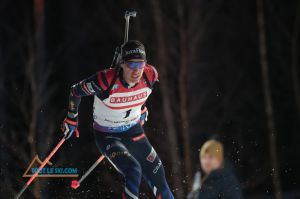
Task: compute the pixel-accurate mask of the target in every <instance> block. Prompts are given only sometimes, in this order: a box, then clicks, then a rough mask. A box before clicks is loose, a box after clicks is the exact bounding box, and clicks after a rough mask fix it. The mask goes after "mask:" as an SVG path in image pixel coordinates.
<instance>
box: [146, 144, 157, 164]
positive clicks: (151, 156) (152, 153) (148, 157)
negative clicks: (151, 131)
mask: <svg viewBox="0 0 300 199" xmlns="http://www.w3.org/2000/svg"><path fill="white" fill-rule="evenodd" d="M156 156H157V154H156V152H155V150H154V148H153V147H152V149H151V151H150V153H149V155H148V156H147V160H148V161H149V162H151V163H153V162H154V160H155V158H156Z"/></svg>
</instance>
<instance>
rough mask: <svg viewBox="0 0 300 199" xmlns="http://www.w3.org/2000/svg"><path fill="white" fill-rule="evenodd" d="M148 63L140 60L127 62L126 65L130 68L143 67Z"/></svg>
mask: <svg viewBox="0 0 300 199" xmlns="http://www.w3.org/2000/svg"><path fill="white" fill-rule="evenodd" d="M145 65H146V62H144V61H140V62H131V61H129V62H126V66H127V67H128V68H130V69H142V68H143V67H144V66H145Z"/></svg>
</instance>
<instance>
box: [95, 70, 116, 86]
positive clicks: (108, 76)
mask: <svg viewBox="0 0 300 199" xmlns="http://www.w3.org/2000/svg"><path fill="white" fill-rule="evenodd" d="M116 73H117V69H116V68H107V69H104V70H99V71H98V72H97V78H98V82H99V84H100V86H101V87H102V88H103V89H104V90H105V89H107V88H108V87H109V85H110V83H111V82H112V81H113V79H114V77H115V75H116Z"/></svg>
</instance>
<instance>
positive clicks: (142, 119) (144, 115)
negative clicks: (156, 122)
mask: <svg viewBox="0 0 300 199" xmlns="http://www.w3.org/2000/svg"><path fill="white" fill-rule="evenodd" d="M147 121H148V109H147V107H146V106H145V107H144V108H143V110H142V111H141V117H140V124H141V125H142V126H143V125H144V124H145V122H147Z"/></svg>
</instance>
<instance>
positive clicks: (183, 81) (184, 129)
mask: <svg viewBox="0 0 300 199" xmlns="http://www.w3.org/2000/svg"><path fill="white" fill-rule="evenodd" d="M177 15H178V19H179V27H178V28H179V42H180V45H179V46H180V66H179V85H178V90H179V96H180V98H179V104H180V118H181V124H180V126H181V134H182V138H183V154H184V157H183V159H184V168H185V175H186V178H187V185H188V189H189V188H191V183H192V164H191V162H192V161H191V149H190V146H191V145H190V131H189V114H188V100H187V97H188V89H187V75H188V73H187V72H188V61H189V57H188V52H187V51H188V41H187V28H186V23H185V13H184V5H183V2H182V0H178V1H177Z"/></svg>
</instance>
